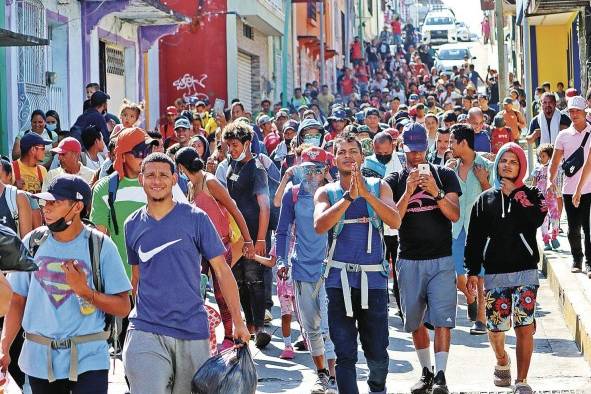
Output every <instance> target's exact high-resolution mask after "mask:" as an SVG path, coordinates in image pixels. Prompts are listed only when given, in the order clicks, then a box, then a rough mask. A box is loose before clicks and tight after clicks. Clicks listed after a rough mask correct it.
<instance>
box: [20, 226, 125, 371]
mask: <svg viewBox="0 0 591 394" xmlns="http://www.w3.org/2000/svg"><path fill="white" fill-rule="evenodd" d="M89 235H90V231H89V230H88V229H86V228H85V229H84V230H82V232H80V234H79V235H78V236H77V237H76V238H75V239H74V240H72V241H70V242H59V241H56V240H55V239H54V238H53V237H52V236H51V235H50V236H49V237H48V238H47V239H46V240H45V242H43V243H42V244H41V245H40V246H39V249H38V250H37V253H36V255H35V264H37V265H38V266H39V270H38V271H35V272H33V273H29V272H14V273H11V274H10V275H8V281H9V282H10V285H11V286H12V289H13V291H14V292H15V293H17V294H19V295H21V296H23V297H26V298H27V302H26V305H25V311H24V315H23V329H24V330H25V332H30V333H33V334H39V335H43V336H44V337H48V338H54V339H66V338H71V337H74V336H78V335H86V334H94V333H98V332H101V331H103V330H104V328H105V315H104V313H103V312H102V311H101V310H100V309H98V308H97V309H96V311H95V312H94V313H92V314H90V315H83V314H82V313H81V312H80V302H79V301H78V297H77V296H76V294H75V293H74V292H73V291H72V289H71V288H70V286H69V285H68V284H67V283H66V280H65V274H64V272H63V270H62V268H61V264H62V263H63V262H65V261H67V260H77V261H78V264H79V265H78V266H79V267H80V266H82V267H83V268H84V271H85V272H86V278H87V283H88V285H89V286H90V287H91V288H93V289H94V284H93V283H92V262H91V260H90V252H89V250H88V237H89ZM23 242H24V244H25V245H28V244H29V235H27V236H25V238H24V240H23ZM100 267H101V278H102V282H103V289H104V292H105V293H106V294H119V293H124V292H128V291H129V290H131V283H129V279H127V275H126V274H125V269H124V268H123V264H122V263H121V257H119V253H118V252H117V247H116V246H115V244H114V243H113V241H111V239H109V238H107V237H105V239H104V242H103V245H102V249H101V255H100ZM77 347H78V374H82V373H84V372H87V371H97V370H103V369H109V347H108V346H107V341H93V342H88V343H82V344H79V345H78V346H77ZM51 357H52V360H53V372H54V374H55V378H56V379H67V378H68V375H69V369H70V349H59V350H52V351H51ZM18 361H19V362H18V364H19V367H20V368H21V370H22V371H23V372H24V373H25V374H27V375H30V376H34V377H36V378H39V379H47V378H48V375H47V347H46V346H43V345H40V344H37V343H34V342H31V341H28V340H25V344H24V345H23V350H22V351H21V355H20V357H19V360H18Z"/></svg>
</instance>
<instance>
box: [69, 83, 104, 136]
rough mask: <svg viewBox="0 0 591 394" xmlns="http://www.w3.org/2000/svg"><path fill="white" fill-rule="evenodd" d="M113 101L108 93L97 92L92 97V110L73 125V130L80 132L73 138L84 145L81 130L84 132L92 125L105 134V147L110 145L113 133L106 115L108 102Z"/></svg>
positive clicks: (86, 112)
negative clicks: (108, 125)
mask: <svg viewBox="0 0 591 394" xmlns="http://www.w3.org/2000/svg"><path fill="white" fill-rule="evenodd" d="M110 99H111V96H109V95H108V94H107V93H105V92H102V91H100V90H97V91H96V92H94V93H93V94H92V96H90V102H89V103H90V108H88V109H87V110H86V111H85V112H84V113H83V114H82V115H80V116H79V117H78V119H76V122H75V123H74V124H73V125H72V128H75V129H76V130H78V132H77V133H75V134H72V137H74V138H76V139H77V140H78V141H79V142H80V143H82V135H81V133H80V132H81V130H84V129H85V128H87V127H88V126H90V125H95V126H97V127H98V128H100V129H101V133H102V134H103V141H105V145H108V144H109V139H110V136H111V133H110V131H109V128H108V127H107V121H106V120H105V114H106V113H107V101H108V100H110Z"/></svg>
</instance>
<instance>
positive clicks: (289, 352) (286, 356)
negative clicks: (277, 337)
mask: <svg viewBox="0 0 591 394" xmlns="http://www.w3.org/2000/svg"><path fill="white" fill-rule="evenodd" d="M294 357H295V352H294V351H293V348H292V347H291V346H286V347H285V349H283V351H282V352H281V355H280V356H279V358H281V359H283V360H293V358H294Z"/></svg>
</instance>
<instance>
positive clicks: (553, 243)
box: [550, 239, 560, 249]
mask: <svg viewBox="0 0 591 394" xmlns="http://www.w3.org/2000/svg"><path fill="white" fill-rule="evenodd" d="M550 244H551V245H552V247H553V248H554V249H558V248H560V242H559V241H558V240H557V239H553V240H552V241H550Z"/></svg>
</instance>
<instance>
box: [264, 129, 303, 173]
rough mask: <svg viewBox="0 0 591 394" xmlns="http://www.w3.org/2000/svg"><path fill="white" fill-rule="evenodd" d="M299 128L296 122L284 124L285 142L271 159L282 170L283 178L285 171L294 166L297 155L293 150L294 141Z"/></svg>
mask: <svg viewBox="0 0 591 394" xmlns="http://www.w3.org/2000/svg"><path fill="white" fill-rule="evenodd" d="M298 127H299V124H298V122H297V121H295V120H288V121H287V122H285V123H284V124H283V141H281V142H280V143H279V145H277V148H275V151H274V152H273V154H272V155H271V159H273V162H274V163H275V164H276V165H277V167H278V168H279V169H280V170H281V176H284V175H285V171H286V170H287V169H288V168H289V167H291V166H293V165H294V162H295V153H294V152H293V149H292V141H293V139H294V138H295V137H296V136H297V130H298ZM296 141H297V140H296Z"/></svg>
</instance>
